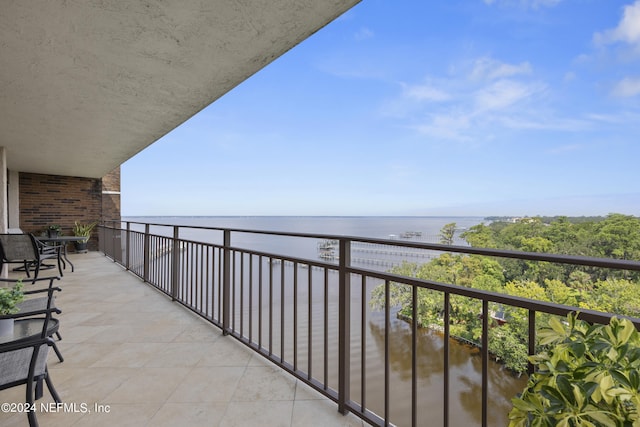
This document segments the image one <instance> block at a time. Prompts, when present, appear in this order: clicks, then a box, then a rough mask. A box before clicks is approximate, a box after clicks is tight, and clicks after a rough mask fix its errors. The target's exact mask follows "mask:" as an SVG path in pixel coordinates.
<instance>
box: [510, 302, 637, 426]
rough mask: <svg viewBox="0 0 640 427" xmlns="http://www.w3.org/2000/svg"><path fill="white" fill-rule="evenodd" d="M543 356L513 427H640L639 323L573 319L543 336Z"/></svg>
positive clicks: (535, 359)
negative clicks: (595, 322) (591, 321)
mask: <svg viewBox="0 0 640 427" xmlns="http://www.w3.org/2000/svg"><path fill="white" fill-rule="evenodd" d="M538 336H539V338H540V344H541V345H543V346H546V347H545V348H547V350H546V351H543V352H541V353H539V354H537V355H535V356H531V357H530V361H531V362H532V363H533V364H534V365H535V366H536V368H537V369H536V372H535V373H534V374H533V375H532V376H531V378H530V379H529V382H528V383H527V386H526V388H525V390H524V391H523V392H522V394H521V395H520V396H519V397H516V398H513V399H512V403H513V408H512V410H511V412H510V413H509V419H510V423H509V426H510V427H519V426H561V427H563V426H571V427H573V426H587V427H589V426H593V427H595V426H612V427H613V426H619V427H627V426H629V427H640V420H639V419H638V403H639V398H640V335H639V334H638V331H637V330H636V328H635V326H634V325H633V323H631V322H630V321H629V320H626V319H618V318H615V317H614V318H612V319H611V321H610V323H609V325H590V324H589V323H587V322H584V321H581V320H578V319H577V316H576V315H574V314H571V315H569V316H568V317H567V323H566V324H565V323H563V322H560V321H559V320H558V318H556V317H552V318H551V319H550V320H549V327H548V328H543V329H541V330H540V331H539V332H538Z"/></svg>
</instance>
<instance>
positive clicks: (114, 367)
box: [0, 252, 362, 427]
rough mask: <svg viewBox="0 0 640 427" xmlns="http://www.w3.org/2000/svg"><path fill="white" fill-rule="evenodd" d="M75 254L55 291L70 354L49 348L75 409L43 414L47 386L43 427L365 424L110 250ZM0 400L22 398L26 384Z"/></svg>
mask: <svg viewBox="0 0 640 427" xmlns="http://www.w3.org/2000/svg"><path fill="white" fill-rule="evenodd" d="M70 258H71V261H72V262H73V263H74V264H75V272H74V273H71V272H69V270H67V271H66V272H65V275H64V278H63V279H62V280H61V281H60V285H61V287H62V288H63V291H62V292H61V293H60V294H59V295H58V297H57V298H58V301H59V302H58V305H59V307H61V308H62V309H63V314H61V315H60V316H59V318H60V319H61V325H62V328H61V334H62V338H63V339H62V341H60V342H59V343H58V345H59V348H60V350H61V352H62V354H63V356H64V357H65V361H64V362H63V363H59V362H58V359H57V358H56V356H55V354H52V355H51V356H50V361H49V368H50V373H51V377H52V379H53V381H54V384H55V386H56V388H57V390H58V392H59V394H60V396H61V397H62V399H63V401H64V403H65V404H70V405H71V406H68V407H65V408H59V409H57V412H56V411H55V409H56V408H51V410H52V411H54V412H51V413H44V412H42V411H41V410H40V409H41V408H40V402H42V403H44V404H45V406H46V405H47V404H49V403H52V402H53V399H51V396H50V395H49V394H48V392H47V391H45V395H44V398H43V400H41V401H38V414H37V416H38V421H39V422H40V425H41V426H71V425H78V426H86V425H91V426H127V425H130V426H142V425H153V426H176V425H184V426H198V425H208V426H212V425H220V426H234V425H236V426H245V425H282V426H309V425H322V426H329V425H353V426H361V425H362V421H361V420H360V419H359V418H357V417H355V416H353V415H351V416H349V417H346V418H345V417H343V416H342V415H340V414H339V413H338V412H337V410H336V406H335V405H334V404H333V402H331V401H329V400H328V399H327V398H325V397H323V396H322V395H320V394H319V393H317V392H315V391H313V390H312V389H310V388H309V387H308V386H306V385H305V384H304V383H303V382H301V381H298V380H296V379H295V378H293V377H291V376H290V375H288V374H286V373H285V372H283V370H282V369H280V368H278V367H276V366H274V365H273V364H271V363H269V362H268V361H266V360H265V359H264V358H262V357H260V356H258V355H256V354H255V353H253V352H252V351H251V350H249V349H248V348H247V347H245V346H244V345H242V344H240V343H238V342H237V341H236V340H234V339H232V338H230V337H224V336H222V334H221V331H220V329H219V328H217V327H215V326H213V325H212V324H211V323H209V322H207V321H206V320H204V319H202V318H201V317H199V316H197V315H195V314H193V313H192V312H190V311H189V310H186V309H184V308H183V307H182V306H180V305H178V304H175V303H172V302H171V300H170V299H168V298H167V297H166V296H165V295H164V294H162V293H161V292H158V291H157V290H155V289H154V288H153V287H151V286H149V285H147V284H144V283H143V282H142V281H141V280H140V279H139V278H138V277H136V276H135V275H133V274H130V273H128V272H126V271H124V270H123V269H122V267H121V266H119V265H118V264H115V263H114V262H113V261H111V260H110V259H108V258H106V257H105V256H104V255H103V254H101V253H98V252H90V253H88V254H81V255H70ZM0 400H1V401H2V402H24V387H15V388H13V389H9V390H4V391H1V392H0ZM83 404H86V405H87V408H88V409H89V410H90V411H91V412H92V413H90V414H89V413H83V412H84V408H83V407H82V406H81V405H83ZM74 411H76V412H74ZM107 411H108V412H107ZM0 425H2V426H5V427H10V426H26V425H27V417H26V414H10V413H5V412H2V413H0Z"/></svg>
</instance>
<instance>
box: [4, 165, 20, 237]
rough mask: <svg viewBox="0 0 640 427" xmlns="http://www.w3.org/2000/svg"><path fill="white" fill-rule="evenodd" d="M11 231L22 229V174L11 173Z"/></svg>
mask: <svg viewBox="0 0 640 427" xmlns="http://www.w3.org/2000/svg"><path fill="white" fill-rule="evenodd" d="M8 174H9V176H8V179H9V191H8V192H7V193H8V196H7V197H8V203H9V210H8V215H9V229H17V228H20V172H18V171H9V172H8Z"/></svg>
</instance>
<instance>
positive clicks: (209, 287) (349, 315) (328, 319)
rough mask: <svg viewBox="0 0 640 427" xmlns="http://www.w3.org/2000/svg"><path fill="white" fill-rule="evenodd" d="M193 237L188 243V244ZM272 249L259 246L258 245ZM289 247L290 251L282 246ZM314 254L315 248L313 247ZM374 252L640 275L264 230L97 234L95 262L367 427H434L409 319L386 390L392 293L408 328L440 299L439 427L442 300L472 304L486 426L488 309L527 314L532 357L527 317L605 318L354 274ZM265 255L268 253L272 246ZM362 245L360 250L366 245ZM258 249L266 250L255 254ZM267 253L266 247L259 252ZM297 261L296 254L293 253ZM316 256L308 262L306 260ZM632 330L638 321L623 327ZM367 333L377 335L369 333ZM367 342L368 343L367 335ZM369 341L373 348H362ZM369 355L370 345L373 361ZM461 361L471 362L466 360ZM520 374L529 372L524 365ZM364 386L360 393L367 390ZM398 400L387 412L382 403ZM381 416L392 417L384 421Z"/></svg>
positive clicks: (589, 261) (133, 228)
mask: <svg viewBox="0 0 640 427" xmlns="http://www.w3.org/2000/svg"><path fill="white" fill-rule="evenodd" d="M194 236H195V237H194ZM269 242H271V243H274V242H275V243H276V244H272V245H269V244H268V243H269ZM291 242H295V244H294V243H291ZM318 242H331V243H330V245H335V248H336V249H337V253H335V252H334V253H332V255H331V256H324V257H322V259H312V258H313V257H309V256H306V255H305V254H308V253H309V252H308V251H307V252H305V250H300V248H311V247H314V248H315V246H317V245H318V244H319V243H318ZM323 244H324V243H323ZM362 245H376V247H385V248H390V249H389V250H387V252H388V253H393V252H401V251H412V253H413V254H415V253H417V252H420V253H426V254H433V253H444V252H452V253H461V254H475V255H482V256H488V257H502V258H515V259H521V260H528V261H544V262H552V263H562V264H573V265H581V266H592V267H601V268H608V269H622V270H635V271H640V262H636V261H622V260H614V259H600V258H586V257H576V256H565V255H553V254H541V253H524V252H512V251H504V250H494V249H479V248H472V247H466V246H445V245H440V244H429V243H420V242H415V241H406V240H385V239H372V238H362V237H352V236H334V235H323V234H303V233H288V232H267V231H258V230H241V229H228V228H203V227H190V226H177V225H176V226H172V225H165V224H145V223H138V222H125V223H122V224H121V223H116V224H112V225H110V224H106V225H103V226H101V227H100V246H101V248H100V249H101V251H103V252H104V253H105V254H106V255H107V256H109V257H111V258H113V259H114V261H116V262H118V263H121V264H122V265H123V266H124V267H126V268H127V269H128V270H130V271H131V272H133V273H135V274H136V275H138V276H140V277H141V278H142V279H143V280H145V281H146V282H148V283H149V284H151V285H153V286H154V287H156V288H157V289H158V290H160V291H162V292H164V293H165V294H167V295H168V296H170V297H171V298H172V299H173V300H174V301H176V302H178V303H180V304H182V305H184V306H186V307H187V308H189V309H190V310H192V311H193V312H195V313H197V314H198V315H200V316H202V317H203V318H205V319H207V320H208V321H210V322H211V323H213V324H214V325H216V326H218V327H220V328H221V329H222V332H223V334H225V335H229V336H232V337H234V338H236V339H237V340H239V341H240V342H242V343H244V344H245V345H247V346H248V347H250V348H251V349H253V350H254V351H256V352H257V353H259V354H261V355H262V356H264V357H266V358H267V359H269V360H271V361H272V362H273V363H275V364H277V365H278V366H280V367H281V368H283V369H284V370H286V371H288V372H289V373H290V374H292V375H293V376H295V377H296V378H298V379H299V380H301V381H304V382H305V383H307V384H308V385H310V386H311V387H313V388H314V389H316V390H317V391H318V392H320V393H322V394H323V395H325V396H326V397H328V398H329V399H331V400H333V401H335V402H336V403H337V406H338V410H339V411H340V412H341V413H347V412H352V413H354V414H356V415H358V416H359V417H360V418H362V419H363V420H365V421H366V422H368V423H370V424H373V425H390V424H401V425H412V426H417V425H425V423H428V424H429V425H435V424H437V423H439V420H438V418H437V416H431V415H430V418H429V419H428V420H425V419H424V416H425V414H424V412H423V408H422V406H424V405H422V403H423V402H424V401H425V396H424V395H422V394H421V392H420V387H421V382H422V380H421V378H420V376H419V375H418V372H419V371H420V369H422V368H421V366H420V365H421V362H422V361H421V360H420V359H421V357H424V354H423V353H421V350H420V349H419V347H420V344H419V340H420V339H421V338H420V331H419V328H418V326H417V322H415V321H413V320H410V321H409V324H408V327H407V328H406V331H408V336H409V339H408V340H407V341H408V348H403V350H404V351H409V353H410V356H409V360H410V362H409V364H410V366H409V367H408V368H407V369H406V370H405V371H406V373H407V375H405V377H406V378H404V379H403V380H402V381H400V384H401V385H400V387H403V388H404V390H400V391H398V390H399V389H398V387H399V386H398V382H397V380H396V379H394V378H395V377H396V375H395V374H394V372H393V370H394V368H393V367H392V360H391V359H390V357H391V350H392V349H393V348H392V346H397V345H401V346H403V347H404V346H405V344H393V341H392V339H393V338H394V336H393V334H394V333H396V332H395V331H394V330H392V322H394V321H395V319H396V315H395V310H394V307H392V306H391V305H390V292H391V289H392V284H403V285H407V286H409V287H411V290H412V301H413V304H412V307H413V316H412V318H413V319H416V318H417V316H416V315H417V312H416V310H417V300H418V289H419V288H425V289H430V290H433V291H436V292H439V293H441V294H442V296H443V299H444V305H443V313H442V315H443V325H444V329H443V331H442V339H441V342H442V348H441V349H439V351H440V353H439V354H440V356H439V357H440V359H441V360H442V372H443V375H442V384H441V391H440V393H441V394H440V396H441V408H440V411H441V419H442V425H444V426H448V425H450V424H453V421H452V414H451V412H452V411H451V407H452V403H453V402H452V399H451V395H452V381H451V378H450V376H451V374H450V372H451V369H452V366H450V353H451V345H452V344H451V340H450V338H451V335H450V330H449V329H450V328H449V324H450V323H451V322H450V320H451V313H450V310H449V306H450V303H449V302H450V300H451V298H452V297H454V298H457V296H462V297H466V298H469V299H471V300H476V301H478V304H479V305H480V306H481V310H482V311H481V319H482V335H481V340H480V341H481V342H480V346H479V349H478V350H477V351H478V352H479V355H475V356H473V357H479V359H480V367H479V373H480V380H479V385H477V387H476V388H477V389H478V390H479V393H478V394H479V396H473V398H477V399H478V402H477V407H478V416H477V421H478V422H479V424H482V425H483V426H487V425H489V424H490V421H489V420H490V412H491V411H490V410H493V409H494V408H493V407H492V405H491V404H490V402H491V396H490V378H489V366H490V363H493V362H492V359H491V355H490V354H489V350H488V349H489V345H488V344H489V328H490V324H489V318H490V312H491V310H492V308H495V307H496V306H510V307H517V308H520V309H522V310H524V311H525V312H526V313H527V316H528V349H529V354H534V353H535V349H536V347H535V345H536V338H535V334H536V313H547V314H552V315H558V316H566V315H567V314H568V313H570V312H574V311H579V312H580V317H581V318H582V319H585V320H587V321H589V322H594V323H601V324H606V323H608V322H609V320H610V318H611V317H612V316H613V314H606V313H600V312H595V311H590V310H584V309H577V308H575V307H569V306H563V305H559V304H554V303H548V302H539V301H533V300H528V299H524V298H519V297H513V296H509V295H506V294H500V293H492V292H486V291H482V290H477V289H470V288H466V287H461V286H456V285H452V284H447V283H439V282H435V281H429V280H420V279H416V278H411V277H403V276H399V275H396V274H390V273H388V272H385V271H380V270H376V269H373V268H370V267H371V266H368V267H369V268H361V267H358V266H357V264H360V263H356V262H354V259H355V255H354V253H356V252H357V250H356V249H355V247H356V246H357V247H358V248H362ZM274 247H275V248H276V249H273V248H274ZM370 247H372V246H370ZM265 248H266V249H265ZM269 248H271V249H269ZM298 252H299V253H298ZM316 258H317V257H316ZM378 285H383V286H384V295H385V298H384V303H383V305H384V308H383V310H381V311H380V312H375V313H372V312H371V311H370V309H369V298H370V293H371V291H372V289H373V288H374V287H376V286H378ZM631 320H632V321H633V322H634V323H635V325H636V328H639V329H640V319H635V318H634V319H631ZM372 323H375V325H377V326H375V325H374V326H371V324H372ZM372 328H373V329H374V332H375V337H374V338H372V333H371V329H372ZM371 340H374V341H375V343H372V342H371ZM372 347H377V348H378V351H376V352H375V353H374V352H372V351H371V348H372ZM469 357H472V356H469ZM530 369H531V367H530ZM374 383H375V385H372V384H374ZM398 393H400V395H401V396H404V397H402V398H401V399H402V402H400V403H401V404H400V405H399V409H394V408H392V401H394V398H395V401H397V400H398V398H397V395H398ZM392 413H393V416H392Z"/></svg>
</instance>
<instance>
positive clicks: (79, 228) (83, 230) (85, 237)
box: [73, 221, 98, 252]
mask: <svg viewBox="0 0 640 427" xmlns="http://www.w3.org/2000/svg"><path fill="white" fill-rule="evenodd" d="M96 225H98V222H97V221H94V222H92V223H90V224H82V223H79V222H78V221H76V222H75V223H74V225H73V234H74V236H76V237H82V239H78V240H77V241H76V242H74V244H75V246H76V252H86V251H87V242H88V241H89V239H90V238H91V233H92V232H93V229H94V228H95V226H96Z"/></svg>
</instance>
